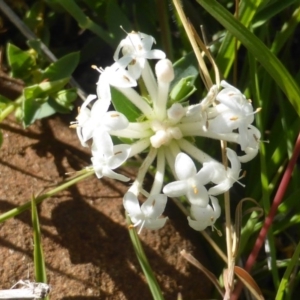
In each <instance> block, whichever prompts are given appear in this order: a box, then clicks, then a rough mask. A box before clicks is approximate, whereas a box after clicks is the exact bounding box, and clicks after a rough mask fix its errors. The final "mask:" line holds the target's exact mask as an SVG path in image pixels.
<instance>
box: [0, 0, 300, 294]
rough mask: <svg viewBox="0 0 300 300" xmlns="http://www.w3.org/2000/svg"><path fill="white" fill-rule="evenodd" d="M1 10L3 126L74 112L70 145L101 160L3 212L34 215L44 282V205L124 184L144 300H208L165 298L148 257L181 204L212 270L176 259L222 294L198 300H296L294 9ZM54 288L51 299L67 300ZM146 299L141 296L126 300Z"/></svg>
mask: <svg viewBox="0 0 300 300" xmlns="http://www.w3.org/2000/svg"><path fill="white" fill-rule="evenodd" d="M0 8H1V11H2V12H3V19H2V20H3V21H2V24H3V25H2V26H3V30H2V35H3V37H4V40H6V43H5V44H3V46H4V47H5V48H3V52H4V53H5V58H6V60H5V64H4V65H5V66H6V69H7V72H5V71H1V72H2V75H1V76H2V77H1V78H3V79H2V84H1V91H0V92H1V96H0V97H1V98H0V105H1V107H0V109H1V114H0V120H1V121H4V120H5V119H6V118H8V117H9V116H10V115H11V114H12V113H14V115H15V118H16V120H17V121H18V122H20V123H21V124H22V126H23V127H24V128H31V126H35V124H36V123H37V122H41V121H40V120H44V119H46V118H49V117H50V116H53V115H55V114H61V116H62V118H65V119H66V118H67V117H66V115H67V114H68V113H70V112H71V111H73V109H74V108H75V107H76V106H78V107H79V108H78V112H77V115H73V119H71V120H70V123H69V127H70V128H68V126H67V124H64V125H63V124H60V126H65V129H67V130H69V131H70V132H71V131H72V130H73V134H74V133H75V131H76V135H77V139H78V140H77V141H74V140H73V141H72V143H73V142H77V143H78V146H79V147H82V149H85V150H83V151H85V152H84V155H85V156H86V157H88V160H89V161H90V163H89V164H87V165H85V166H83V167H82V168H81V169H80V168H77V169H76V167H75V168H73V170H70V171H72V174H68V176H69V177H68V178H65V179H64V180H63V181H62V182H60V183H56V184H55V187H49V186H48V185H45V186H44V189H46V191H44V190H42V191H39V190H35V189H34V188H32V187H31V191H32V197H31V199H27V198H25V199H22V201H20V203H19V206H17V207H16V208H13V209H10V210H5V212H4V211H3V214H2V215H1V216H0V220H1V222H4V223H5V222H8V221H7V220H12V218H14V217H17V216H19V215H20V214H22V213H24V212H25V211H27V210H29V209H31V211H32V223H33V225H32V226H33V229H34V251H33V258H34V269H35V281H37V282H47V268H46V263H45V258H44V256H46V255H47V254H46V251H47V249H43V247H42V242H41V236H40V233H39V232H40V229H39V227H40V225H39V221H38V212H37V210H36V205H38V204H40V203H42V204H43V205H44V204H45V203H46V202H47V201H49V200H50V199H51V197H54V196H56V195H59V194H58V193H61V192H65V191H67V190H68V189H72V188H73V186H74V185H76V184H78V185H80V184H84V183H85V182H87V181H89V182H91V180H92V179H91V178H93V177H96V178H97V179H99V181H97V182H102V183H99V184H102V187H103V186H105V182H106V181H105V180H106V179H107V178H109V179H112V180H111V181H109V184H111V185H113V186H115V188H117V187H118V186H119V184H120V183H119V182H124V183H125V184H124V185H123V190H122V192H121V193H122V196H121V200H119V201H121V202H120V206H121V207H122V211H123V212H124V222H125V219H126V224H127V225H126V226H127V227H126V228H127V229H128V233H129V236H130V239H131V242H132V246H131V247H132V248H130V250H131V251H132V253H133V252H135V254H136V256H137V260H138V262H139V264H140V268H141V270H142V272H143V274H144V278H145V281H146V283H147V286H148V288H149V292H148V293H149V299H150V298H153V299H164V298H170V297H171V295H172V297H173V298H174V297H178V299H180V298H181V297H183V299H190V298H191V297H195V298H197V297H198V298H199V295H200V294H197V292H196V293H194V294H185V290H186V289H187V287H186V286H185V285H182V286H180V288H179V287H178V291H176V288H174V287H172V288H173V291H172V294H170V293H169V292H168V288H167V284H166V283H165V282H164V283H163V284H162V285H161V282H162V281H163V274H162V273H160V271H158V270H157V269H155V268H154V267H152V263H151V262H153V261H150V260H148V258H149V257H148V256H147V251H146V254H145V251H144V250H143V246H142V243H141V240H142V239H143V237H142V236H143V235H147V232H148V231H152V230H159V231H158V232H159V236H160V237H161V238H162V239H163V237H164V234H166V232H167V230H164V227H165V226H168V222H175V221H174V220H173V219H172V217H171V216H172V213H171V214H170V216H169V215H168V209H167V210H166V211H165V208H166V206H167V205H170V204H169V203H170V202H172V203H174V204H175V205H174V206H172V210H175V211H178V212H180V216H181V219H182V220H185V222H186V225H189V230H190V231H195V232H197V233H196V234H197V237H198V238H199V240H200V241H201V243H200V244H201V245H204V246H203V249H202V250H203V251H204V252H205V253H206V255H207V257H208V258H209V261H210V263H209V264H206V263H205V262H203V261H201V260H200V259H198V257H197V255H196V254H195V253H190V251H188V250H186V249H184V248H183V247H182V249H180V250H181V251H180V250H179V249H178V253H176V255H179V252H180V255H181V256H182V257H183V258H184V259H185V260H186V261H187V262H188V263H191V264H193V265H194V266H196V267H197V268H198V269H200V270H201V274H202V275H201V276H199V274H200V273H197V274H198V276H199V278H195V279H196V281H195V282H197V281H198V280H199V281H201V280H202V276H205V277H207V278H208V279H207V280H208V281H207V282H210V283H211V286H212V288H211V289H208V290H206V291H205V295H204V294H201V297H206V298H209V297H213V298H218V299H219V298H220V299H244V298H245V299H246V298H247V299H248V298H249V299H250V298H253V299H293V298H295V297H296V295H297V293H298V292H299V291H298V290H299V280H300V276H299V270H298V264H299V254H300V243H299V213H300V210H299V201H298V199H299V192H300V190H299V166H298V165H297V159H298V155H299V151H300V138H299V125H300V124H299V123H300V121H299V114H300V96H299V95H300V93H299V92H300V88H299V84H298V82H299V77H300V73H299V62H298V60H297V58H298V55H297V54H298V53H299V51H300V48H299V39H298V35H297V33H299V26H298V22H299V14H300V10H299V1H296V0H295V1H285V2H284V3H283V1H275V0H274V1H267V0H265V1H262V0H261V1H259V0H251V1H236V2H233V1H215V0H197V1H182V2H180V1H177V0H174V1H173V2H172V3H171V2H170V3H169V2H167V1H150V0H148V1H143V2H141V1H136V2H135V1H119V2H117V1H88V0H85V1H73V0H66V1H55V0H48V1H31V3H23V2H22V1H18V2H9V1H7V3H5V2H4V1H2V0H1V1H0ZM10 22H11V23H10ZM12 24H13V25H12ZM11 26H16V28H17V29H11V28H10V27H11ZM8 29H9V30H8ZM6 32H8V33H9V34H8V33H6ZM65 32H67V36H68V40H66V39H65V37H66V35H65ZM20 33H22V35H20ZM74 37H76V38H74ZM53 53H54V54H53ZM56 57H58V59H57V58H56ZM89 74H92V75H89ZM6 82H8V84H6ZM11 86H14V87H15V89H12V88H11ZM12 94H13V95H12ZM77 96H78V99H77V100H76V97H77ZM2 129H3V130H5V127H3V128H2ZM65 129H61V131H65ZM58 130H60V129H58ZM5 137H6V135H5V134H1V142H3V145H4V146H3V147H8V144H7V142H6V141H5ZM73 137H74V135H73ZM5 143H6V144H5ZM5 149H6V148H5ZM4 163H5V162H4ZM6 166H7V163H6ZM73 166H75V165H74V164H73ZM122 166H124V167H125V169H124V170H126V168H127V169H128V170H132V169H134V170H135V171H134V172H129V174H126V171H124V170H123V169H121V171H120V169H119V167H122ZM122 170H123V171H122ZM94 180H95V178H94ZM93 182H94V181H93ZM58 208H59V207H58ZM112 210H113V208H112ZM82 218H83V217H82ZM168 219H169V220H168ZM41 225H42V222H41ZM124 225H125V224H123V226H124ZM99 226H101V224H100V225H99ZM180 226H185V225H182V223H180ZM180 226H179V227H180ZM84 235H85V233H83V236H84ZM65 238H66V236H65ZM83 240H84V238H83ZM87 240H88V238H87ZM70 241H72V239H70ZM108 242H109V237H108ZM112 243H113V241H112ZM199 246H200V245H198V247H199ZM200 247H201V246H200ZM97 251H99V252H101V247H99V249H97ZM127 251H128V247H126V253H128V252H127ZM173 255H175V254H174V253H173ZM125 257H126V255H125ZM149 261H150V262H149ZM156 266H157V265H156ZM157 276H160V279H159V281H157V279H156V277H157ZM50 283H51V284H52V285H53V293H52V292H51V293H50V296H48V297H50V298H52V297H55V298H57V299H63V298H64V295H57V294H55V284H53V282H51V280H50ZM161 286H162V287H161ZM190 288H192V287H189V289H190ZM195 288H196V287H195ZM199 293H200V292H199ZM52 295H55V296H52ZM128 295H129V294H127V297H126V293H125V294H122V295H121V294H117V293H116V292H115V293H114V292H112V293H111V294H110V295H109V296H108V295H106V296H105V295H104V296H103V294H102V295H101V293H100V295H98V294H97V295H96V294H95V295H94V294H93V296H95V297H96V296H97V297H98V296H99V297H100V298H101V297H102V298H103V299H104V298H111V299H119V298H124V299H126V298H129V296H128ZM139 297H140V292H139V291H135V292H134V289H132V294H131V296H130V299H140V298H139ZM145 297H146V296H145ZM147 299H148V298H147Z"/></svg>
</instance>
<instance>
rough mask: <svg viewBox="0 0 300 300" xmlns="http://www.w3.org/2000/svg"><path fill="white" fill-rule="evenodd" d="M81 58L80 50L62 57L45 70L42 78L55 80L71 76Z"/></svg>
mask: <svg viewBox="0 0 300 300" xmlns="http://www.w3.org/2000/svg"><path fill="white" fill-rule="evenodd" d="M79 58H80V53H79V52H73V53H70V54H67V55H65V56H63V57H61V58H60V59H59V60H57V61H56V62H54V63H52V64H51V65H50V66H49V67H48V68H47V69H46V70H45V71H44V73H43V78H42V79H48V80H49V81H54V80H60V79H63V78H66V77H70V76H71V75H72V73H73V72H74V71H75V69H76V67H77V65H78V63H79Z"/></svg>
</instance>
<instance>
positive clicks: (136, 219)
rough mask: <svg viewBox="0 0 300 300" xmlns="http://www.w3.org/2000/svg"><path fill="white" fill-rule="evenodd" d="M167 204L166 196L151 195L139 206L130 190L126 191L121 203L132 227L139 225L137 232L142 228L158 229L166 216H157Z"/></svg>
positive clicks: (162, 224) (164, 221)
mask: <svg viewBox="0 0 300 300" xmlns="http://www.w3.org/2000/svg"><path fill="white" fill-rule="evenodd" d="M166 204H167V196H165V195H162V194H159V195H151V196H150V197H149V198H148V199H147V200H146V201H145V202H144V203H143V204H142V205H141V206H140V204H139V201H138V199H137V197H136V195H135V194H134V193H132V192H127V193H126V194H125V195H124V198H123V205H124V208H125V210H126V211H127V213H128V215H129V217H130V219H131V222H132V223H133V226H134V227H137V226H138V227H139V231H138V233H140V232H141V231H142V229H143V228H148V229H160V228H162V227H163V226H164V225H165V223H166V221H167V218H159V217H160V216H161V214H162V213H163V211H164V209H165V207H166Z"/></svg>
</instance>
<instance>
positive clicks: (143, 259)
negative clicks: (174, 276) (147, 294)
mask: <svg viewBox="0 0 300 300" xmlns="http://www.w3.org/2000/svg"><path fill="white" fill-rule="evenodd" d="M126 220H127V224H128V225H130V224H131V222H130V219H129V217H128V215H127V216H126ZM129 236H130V239H131V242H132V245H133V248H134V251H135V254H136V256H137V259H138V261H139V263H140V265H141V268H142V270H143V272H144V275H145V277H146V279H147V281H148V285H149V289H150V291H151V293H152V297H153V299H155V300H163V299H164V296H163V295H162V292H161V289H160V287H159V285H158V282H157V280H156V277H155V275H154V273H153V271H152V269H151V266H150V264H149V262H148V259H147V256H146V255H145V252H144V249H143V246H142V244H141V241H140V239H139V236H138V234H137V232H136V230H135V229H134V228H132V229H131V230H129Z"/></svg>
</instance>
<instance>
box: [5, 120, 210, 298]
mask: <svg viewBox="0 0 300 300" xmlns="http://www.w3.org/2000/svg"><path fill="white" fill-rule="evenodd" d="M72 118H74V116H55V117H52V118H48V119H44V120H42V121H39V122H36V123H35V124H34V125H32V126H31V127H29V128H28V129H23V128H22V126H21V125H20V124H18V123H17V122H16V121H15V120H14V118H13V117H10V118H9V119H8V120H6V121H5V122H4V123H2V124H1V130H2V133H3V139H4V141H3V145H2V148H1V149H0V153H1V156H0V176H1V187H0V213H3V212H6V211H9V210H10V209H12V208H14V207H16V206H18V205H21V204H23V203H25V202H27V201H29V200H30V198H31V195H32V194H37V193H39V192H40V191H42V190H43V189H45V188H46V189H47V188H53V187H54V186H56V185H57V184H59V183H60V182H61V181H63V180H65V179H66V175H65V174H66V173H67V172H74V171H78V170H81V169H82V168H84V167H86V166H88V165H89V164H90V155H89V150H88V149H85V148H82V147H81V146H80V144H79V141H78V139H77V136H76V133H75V130H72V129H70V128H69V127H68V125H69V122H70V121H71V120H72ZM123 173H124V174H125V173H126V174H127V175H128V176H130V177H131V178H132V179H133V178H134V177H135V174H136V170H127V169H125V170H123ZM129 185H130V183H126V184H124V183H121V182H116V181H113V180H109V179H101V180H98V179H97V178H96V177H95V176H92V177H90V178H88V179H86V180H85V181H83V182H80V183H79V184H77V185H76V186H73V187H72V188H69V189H68V190H66V191H64V192H61V193H59V194H57V195H56V196H55V197H52V198H50V199H47V200H45V201H44V202H43V203H42V204H40V205H39V218H40V224H41V231H42V243H43V249H44V255H45V260H46V267H47V276H48V282H49V283H50V285H51V286H52V291H51V294H50V299H53V300H56V299H64V300H67V299H73V300H79V299H80V300H81V299H130V300H135V299H145V300H147V299H152V297H151V294H150V292H149V289H148V287H147V283H146V280H145V278H144V276H143V273H142V271H141V268H140V266H139V263H138V261H137V258H136V257H135V254H134V251H133V248H132V245H131V242H130V239H129V235H128V229H127V226H126V223H125V218H124V209H123V206H122V195H123V194H124V192H125V191H126V190H127V189H128V187H129ZM166 215H168V217H169V221H168V222H167V225H166V226H165V227H164V228H163V229H161V230H159V231H147V230H144V231H143V232H142V234H141V240H142V243H143V246H144V249H145V252H146V254H147V256H148V259H149V261H150V264H151V266H152V268H153V270H154V271H155V273H156V276H157V279H158V281H159V283H160V286H161V288H162V290H163V293H164V296H165V299H177V295H178V293H181V294H182V297H183V299H188V300H192V299H195V300H196V299H207V298H209V295H210V291H211V284H210V283H209V282H208V281H207V279H206V277H205V276H204V274H203V273H201V272H200V271H199V270H197V269H196V268H195V267H193V266H191V265H190V264H189V263H188V262H186V261H185V260H184V259H183V258H182V257H181V255H180V251H181V250H182V249H186V250H187V251H188V252H191V253H192V254H193V255H194V256H195V257H196V258H197V259H198V260H200V261H201V262H202V263H203V264H204V265H206V266H207V267H209V262H208V260H207V257H206V256H205V253H204V251H203V240H202V239H201V238H200V235H199V234H198V233H197V232H194V231H193V230H192V229H191V228H189V227H188V225H187V220H186V218H185V217H183V216H182V214H181V213H180V212H179V211H178V210H177V209H176V207H174V206H173V205H172V203H171V201H169V203H168V206H167V210H166ZM32 255H33V237H32V226H31V216H30V211H26V212H24V213H22V214H20V215H18V216H16V217H15V218H12V219H9V220H7V221H5V222H4V223H1V224H0V258H1V263H0V289H8V288H10V287H11V286H12V285H13V284H14V283H15V282H17V281H18V280H20V279H29V280H31V281H33V279H34V275H33V262H32Z"/></svg>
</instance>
